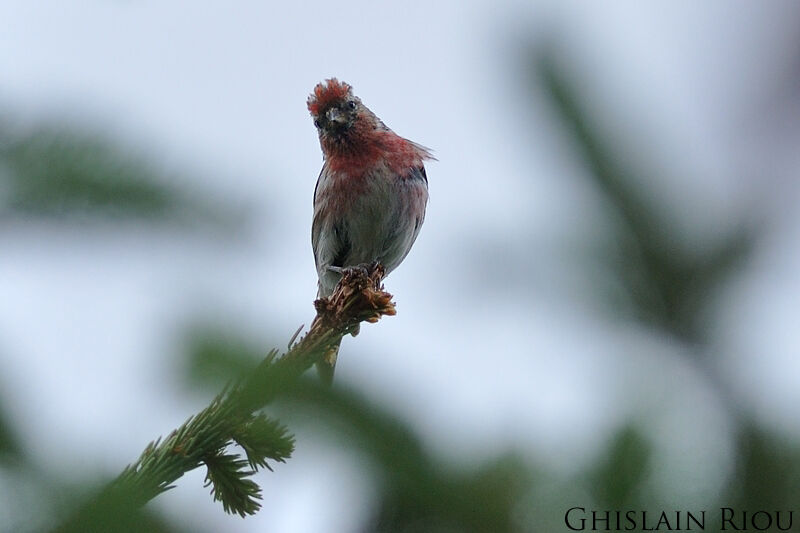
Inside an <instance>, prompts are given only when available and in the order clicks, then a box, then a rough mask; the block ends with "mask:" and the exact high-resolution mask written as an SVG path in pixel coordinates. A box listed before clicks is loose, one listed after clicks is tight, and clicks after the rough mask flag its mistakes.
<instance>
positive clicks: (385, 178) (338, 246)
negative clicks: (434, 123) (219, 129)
mask: <svg viewBox="0 0 800 533" xmlns="http://www.w3.org/2000/svg"><path fill="white" fill-rule="evenodd" d="M306 103H307V106H308V111H309V112H310V114H311V117H312V118H313V121H314V126H315V127H316V129H317V133H318V135H319V143H320V147H321V149H322V157H323V164H322V170H321V172H320V174H319V177H318V178H317V183H316V186H315V188H314V215H313V220H312V225H311V245H312V248H313V251H314V261H315V264H316V269H317V276H318V283H317V286H318V292H317V297H318V298H327V297H329V296H330V295H331V293H332V292H333V290H334V288H335V287H336V284H337V283H338V281H339V280H340V278H341V275H342V271H343V269H346V268H352V267H363V266H366V265H371V264H374V263H380V264H381V265H382V266H383V268H384V269H385V275H388V274H389V273H390V272H391V271H392V270H394V269H395V268H397V266H398V265H399V264H400V263H401V262H402V261H403V259H405V257H406V255H408V252H409V251H410V250H411V246H412V245H413V244H414V241H415V240H416V238H417V235H418V234H419V231H420V228H421V227H422V223H423V222H424V220H425V209H426V207H427V203H428V176H427V174H426V172H425V165H424V161H426V160H435V157H433V155H432V153H431V151H430V150H429V149H428V148H425V147H424V146H422V145H420V144H417V143H415V142H412V141H410V140H408V139H405V138H403V137H400V136H399V135H397V134H396V133H395V132H394V131H392V130H391V129H390V128H388V127H387V126H386V125H385V124H384V123H383V121H381V119H379V118H378V117H377V116H376V115H375V113H373V112H372V111H371V110H370V109H369V108H368V107H367V106H365V105H364V103H363V102H362V101H361V99H360V98H358V97H357V96H355V94H353V88H352V86H351V85H349V84H348V83H345V82H342V81H339V80H338V79H336V78H330V79H327V80H325V81H323V82H321V83H318V84H317V85H316V86H315V87H314V90H313V92H312V93H311V94H310V95H309V97H308V100H307V102H306ZM340 342H341V340H340V341H339V342H337V343H336V344H335V345H334V346H331V347H330V348H329V350H328V351H327V353H326V354H325V356H324V357H323V358H322V359H321V360H320V361H319V362H318V363H317V370H318V372H319V375H320V377H321V379H322V381H323V382H325V383H327V384H331V383H332V382H333V373H334V369H335V366H336V358H337V356H338V352H339V343H340Z"/></svg>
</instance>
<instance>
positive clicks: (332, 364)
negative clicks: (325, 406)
mask: <svg viewBox="0 0 800 533" xmlns="http://www.w3.org/2000/svg"><path fill="white" fill-rule="evenodd" d="M341 344H342V339H339V340H337V341H336V342H335V343H334V344H331V345H330V346H328V348H327V350H326V351H325V355H323V356H322V359H320V360H319V361H317V373H318V374H319V377H320V379H321V380H322V382H323V383H324V384H325V385H328V386H331V385H333V371H334V370H335V369H336V358H337V357H338V356H339V345H341Z"/></svg>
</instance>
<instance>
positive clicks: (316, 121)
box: [314, 119, 320, 128]
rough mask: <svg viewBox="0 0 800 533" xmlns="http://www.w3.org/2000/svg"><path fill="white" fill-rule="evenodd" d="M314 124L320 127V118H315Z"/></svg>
mask: <svg viewBox="0 0 800 533" xmlns="http://www.w3.org/2000/svg"><path fill="white" fill-rule="evenodd" d="M314 125H315V126H316V127H318V128H319V126H320V124H319V119H317V120H315V121H314Z"/></svg>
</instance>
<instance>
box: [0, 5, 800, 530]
mask: <svg viewBox="0 0 800 533" xmlns="http://www.w3.org/2000/svg"><path fill="white" fill-rule="evenodd" d="M0 26H2V30H1V31H0V402H1V403H0V527H2V530H3V531H40V530H46V529H49V528H51V527H53V526H55V525H57V524H58V523H59V522H60V520H62V519H63V517H64V516H68V515H69V513H70V509H73V508H74V507H75V506H76V505H80V503H81V501H83V499H84V498H85V497H86V495H88V494H90V493H91V491H92V490H93V489H94V488H97V487H98V486H101V485H102V483H104V482H106V481H108V480H109V479H111V478H113V477H114V476H115V475H116V474H117V473H118V472H119V471H121V469H122V468H123V467H124V466H125V465H126V464H128V463H130V462H132V461H133V460H134V459H135V458H136V457H137V456H138V455H139V453H140V452H141V450H142V449H143V447H144V446H145V444H146V443H147V442H149V441H150V440H152V439H154V438H155V437H157V436H158V435H163V434H166V433H168V432H169V431H170V430H171V429H172V428H174V427H176V426H178V425H180V424H181V423H182V422H183V421H184V420H185V419H186V418H187V417H188V416H189V415H191V414H192V413H194V412H196V411H198V410H199V409H201V408H202V407H204V406H205V405H206V404H207V403H208V402H209V401H210V399H211V398H212V397H213V396H214V395H215V394H216V393H217V392H218V391H219V390H220V389H221V387H222V385H223V384H224V382H225V380H226V379H228V378H230V377H231V376H232V375H234V374H235V372H236V371H238V370H240V369H241V368H246V367H247V366H246V365H248V364H252V362H253V361H255V360H257V358H258V357H259V355H261V354H265V353H266V352H267V351H268V350H269V349H270V348H272V347H283V346H285V345H286V343H287V342H288V341H289V339H290V337H291V335H292V333H293V332H294V331H295V330H296V329H297V327H298V326H299V325H300V324H303V323H305V324H308V323H309V322H310V320H311V318H312V317H313V307H312V301H313V299H314V297H315V291H316V278H315V271H314V265H313V257H312V253H311V247H310V227H311V199H312V192H313V188H314V183H315V180H316V177H317V174H318V172H319V169H320V166H321V154H320V151H319V146H318V142H317V138H316V133H315V130H314V127H313V125H312V124H311V120H310V118H309V116H308V113H307V110H306V108H305V99H306V97H307V95H308V93H309V92H310V91H311V89H312V88H313V86H314V84H316V83H317V82H319V81H321V80H322V79H324V78H327V77H331V76H336V77H338V78H339V79H343V80H345V81H347V82H349V83H351V84H352V85H353V86H354V88H355V91H356V93H357V94H358V95H359V96H361V98H362V99H363V101H364V102H365V103H366V105H368V106H369V107H370V108H371V109H373V110H374V111H375V112H376V113H377V114H378V115H379V116H380V117H381V118H382V119H383V120H384V121H385V122H386V123H387V124H388V125H389V126H390V127H391V128H393V129H394V130H395V131H396V132H398V133H399V134H401V135H403V136H406V137H408V138H410V139H412V140H414V141H417V142H419V143H421V144H424V145H426V146H429V147H431V148H432V149H433V150H434V151H435V154H436V156H437V158H438V162H432V163H430V164H429V165H428V176H429V180H430V193H431V200H430V204H429V206H428V216H427V218H426V222H425V226H424V228H423V230H422V232H421V235H420V238H419V239H418V241H417V243H416V245H415V247H414V249H413V251H412V252H411V254H410V255H409V256H408V258H407V259H406V261H405V263H404V264H403V265H402V267H401V268H399V269H398V270H397V271H396V272H394V273H393V274H392V275H391V276H390V277H389V278H388V280H387V282H386V287H387V289H388V290H389V291H390V292H392V293H393V294H394V295H395V299H396V302H397V306H398V315H397V316H396V317H391V318H388V319H384V320H382V321H381V322H380V323H378V324H377V325H369V326H366V327H363V328H362V331H361V334H360V335H359V336H358V337H357V338H355V339H352V338H347V339H345V340H344V343H343V346H342V352H341V356H340V362H339V365H338V368H337V383H336V390H337V394H334V395H332V397H331V399H330V402H331V403H330V405H327V406H325V405H313V404H305V405H299V404H297V403H293V402H290V401H286V402H283V403H279V404H278V405H276V406H274V407H273V408H271V412H272V413H273V414H275V415H276V416H278V417H279V418H280V419H281V420H282V421H283V422H284V423H285V424H287V425H288V426H289V427H290V429H291V430H292V431H293V432H294V433H295V435H296V439H297V449H296V451H295V453H294V455H293V457H292V458H291V459H289V460H288V462H287V463H285V464H278V465H275V468H274V472H264V473H259V474H258V475H257V476H256V480H257V481H258V482H259V484H261V485H262V488H263V490H264V499H263V509H262V511H261V512H260V513H259V514H257V515H256V516H253V517H249V518H246V519H242V518H240V517H238V516H229V515H226V514H224V513H223V511H222V508H221V506H220V505H219V503H215V502H213V501H212V499H211V497H210V496H209V495H208V489H207V488H204V487H203V477H204V475H205V473H204V472H201V471H196V472H193V473H191V474H189V475H186V476H184V477H183V478H182V479H181V480H179V482H178V483H177V487H176V488H175V489H173V490H171V491H169V492H168V493H166V494H165V495H163V496H161V497H159V498H157V499H156V500H155V501H153V502H152V503H150V504H149V505H148V506H147V507H146V508H145V510H144V513H145V514H144V516H143V517H142V520H143V522H142V523H143V524H147V525H146V526H141V529H142V530H152V531H199V532H215V531H242V532H247V531H253V532H255V531H280V532H284V531H286V532H321V531H325V532H351V531H365V532H366V531H545V532H550V531H566V528H565V525H564V513H565V511H566V510H567V509H568V508H570V507H573V506H576V505H577V506H583V507H586V508H588V509H591V508H596V509H623V510H625V509H636V510H641V509H648V510H651V511H652V510H654V511H655V512H660V510H671V509H684V510H690V511H693V512H695V513H699V511H701V510H707V511H708V516H709V518H708V524H707V528H706V529H707V530H708V531H715V530H716V529H715V527H716V526H717V525H718V521H717V520H716V519H714V516H715V514H716V512H715V511H714V510H715V509H717V510H718V509H719V507H720V506H726V507H733V508H737V509H749V510H758V509H766V510H770V511H775V510H791V509H794V510H795V511H798V508H797V505H798V502H800V416H798V415H800V412H799V411H800V409H799V408H798V404H799V402H800V348H799V347H800V322H799V321H798V318H800V307H798V305H799V304H798V302H800V276H798V271H800V230H799V228H800V210H799V209H797V207H796V206H797V205H799V203H800V186H798V179H797V178H798V169H800V149H798V142H799V141H800V4H797V3H795V2H791V1H785V2H781V1H771V2H756V1H750V2H745V1H709V2H702V3H699V2H691V1H685V2H647V3H644V2H636V1H633V0H631V1H617V2H605V3H602V4H600V3H594V2H576V1H568V2H564V1H555V0H554V1H549V2H548V1H541V2H533V1H527V2H514V1H496V2H480V1H471V2H456V1H441V2H402V3H385V4H383V3H376V2H351V3H330V2H295V3H292V2H283V3H267V2H233V3H222V2H193V3H187V2H148V1H100V0H95V1H87V2H81V3H68V2H58V1H45V2H26V1H21V0H20V1H16V0H7V1H5V2H3V3H2V4H0ZM784 524H785V522H784ZM792 530H793V531H800V517H795V524H794V529H792Z"/></svg>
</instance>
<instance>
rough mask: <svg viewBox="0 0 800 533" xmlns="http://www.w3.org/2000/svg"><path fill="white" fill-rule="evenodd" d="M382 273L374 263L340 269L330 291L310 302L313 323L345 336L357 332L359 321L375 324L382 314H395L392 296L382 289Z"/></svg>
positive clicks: (383, 272)
mask: <svg viewBox="0 0 800 533" xmlns="http://www.w3.org/2000/svg"><path fill="white" fill-rule="evenodd" d="M384 274H385V269H384V268H383V266H381V265H380V264H377V263H376V264H373V265H370V266H369V267H366V268H364V267H353V268H346V269H344V271H343V272H342V279H341V281H339V284H338V285H337V286H336V288H335V289H334V290H333V294H331V295H330V297H328V298H320V299H319V300H316V301H315V302H314V307H316V309H317V317H316V318H315V319H314V322H315V323H317V322H319V325H320V326H323V327H327V328H331V329H333V330H335V331H337V332H339V333H341V334H342V335H346V334H348V333H357V331H358V324H359V323H360V322H362V321H366V322H370V323H375V322H377V321H378V320H380V318H381V317H382V316H384V315H389V316H392V315H394V314H396V311H395V308H394V302H392V295H391V294H389V293H388V292H386V291H384V290H383V284H382V283H381V282H382V281H383V276H384ZM315 325H316V324H312V326H311V329H312V330H313V329H314V326H315Z"/></svg>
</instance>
